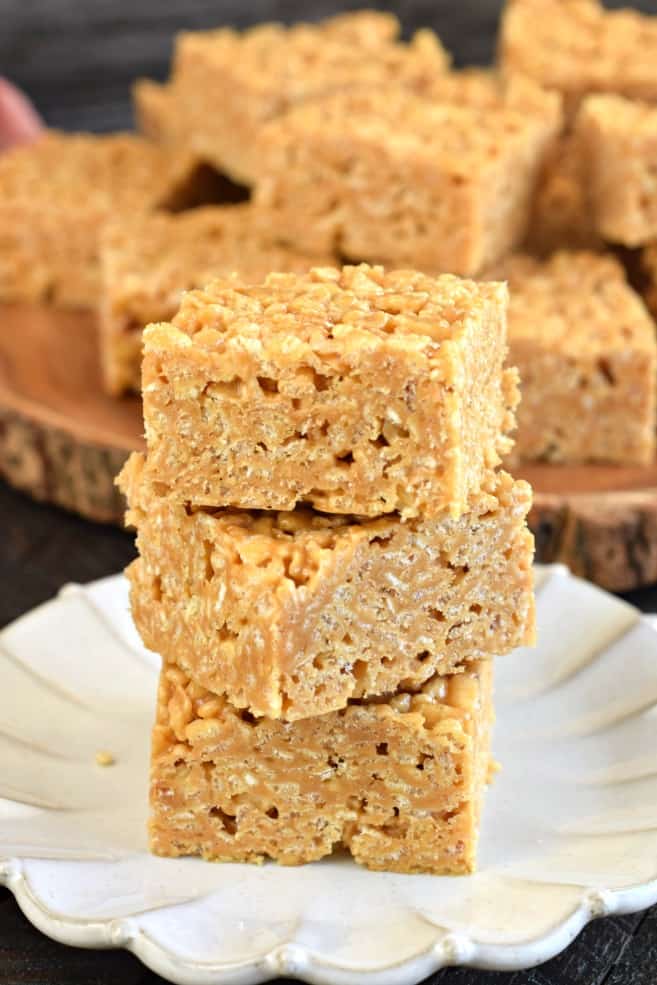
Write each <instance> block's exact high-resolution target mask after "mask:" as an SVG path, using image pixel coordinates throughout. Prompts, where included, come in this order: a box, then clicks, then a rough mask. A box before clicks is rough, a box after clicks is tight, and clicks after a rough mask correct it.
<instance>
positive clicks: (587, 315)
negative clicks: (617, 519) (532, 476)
mask: <svg viewBox="0 0 657 985" xmlns="http://www.w3.org/2000/svg"><path fill="white" fill-rule="evenodd" d="M496 273H497V274H498V275H499V276H506V277H508V280H509V287H510V293H511V301H510V304H509V348H510V358H511V360H512V361H513V363H514V365H516V366H517V367H518V369H519V371H520V378H521V393H522V399H521V402H520V406H519V408H518V430H517V432H516V435H515V439H516V444H515V448H514V452H513V454H514V458H520V459H524V460H542V461H550V462H563V463H567V464H578V463H584V462H611V463H616V464H626V465H631V464H637V465H642V464H644V465H648V464H650V463H651V462H652V460H653V457H654V453H655V410H656V395H655V386H656V383H655V379H656V371H657V347H656V343H655V326H654V323H653V321H652V319H651V318H650V316H649V314H648V312H647V311H646V309H645V307H644V305H643V304H642V302H641V299H640V298H639V297H638V295H637V294H635V292H634V291H633V290H632V288H631V287H629V285H628V284H627V282H626V280H625V275H624V272H623V269H622V267H621V265H620V263H619V262H618V261H617V260H616V259H615V258H613V257H611V256H609V255H606V256H604V255H599V254H594V253H586V252H580V253H577V252H574V253H570V252H567V251H564V252H561V253H558V254H555V255H554V256H553V257H552V258H551V259H550V260H548V261H545V262H544V263H540V262H539V261H536V260H532V259H530V258H529V257H515V258H512V259H510V260H509V261H507V263H506V264H503V265H502V268H501V269H500V270H498V271H496Z"/></svg>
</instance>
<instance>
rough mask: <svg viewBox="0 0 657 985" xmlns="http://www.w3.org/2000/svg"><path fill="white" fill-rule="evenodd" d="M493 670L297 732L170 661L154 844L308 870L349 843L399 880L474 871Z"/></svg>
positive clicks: (301, 725) (158, 729) (171, 852)
mask: <svg viewBox="0 0 657 985" xmlns="http://www.w3.org/2000/svg"><path fill="white" fill-rule="evenodd" d="M491 677H492V670H491V662H490V661H485V662H482V663H475V664H472V665H471V666H470V668H469V669H468V671H467V673H464V674H459V675H457V676H455V677H444V678H443V677H434V678H432V679H431V680H430V681H428V682H427V683H426V684H425V685H424V686H423V687H422V688H421V689H420V690H419V691H417V692H414V693H409V692H405V691H401V692H399V693H398V694H396V695H395V696H394V697H390V698H387V699H380V700H377V701H372V702H362V703H358V704H353V705H350V706H349V707H348V708H346V709H344V710H343V711H340V712H332V713H330V714H328V715H321V716H319V717H317V718H309V719H306V720H305V721H302V722H294V723H293V724H289V723H283V722H277V721H272V720H270V719H267V718H261V719H254V718H253V717H252V716H250V715H245V714H243V713H242V714H241V713H240V712H239V711H237V710H236V709H235V708H234V707H233V706H232V705H230V704H228V702H227V701H225V699H222V698H218V697H215V696H214V695H212V694H210V693H209V692H208V691H205V690H204V689H203V688H202V687H201V686H200V685H198V684H195V683H192V682H191V681H190V679H189V678H188V677H187V676H186V674H185V673H184V672H183V671H182V670H179V669H177V668H174V667H171V666H168V665H166V664H165V666H164V669H163V671H162V674H161V678H160V688H159V696H158V710H157V724H156V726H155V729H154V732H153V755H152V768H151V822H150V835H151V848H152V850H153V851H154V852H155V853H156V854H157V855H167V856H178V855H201V856H203V857H204V858H206V859H210V860H213V861H221V862H262V861H263V860H265V859H267V858H270V859H274V860H276V861H277V862H280V863H282V864H283V865H298V864H300V863H302V862H310V861H313V860H315V859H319V858H322V856H324V855H329V854H330V853H331V852H332V851H333V849H334V848H335V847H337V846H339V845H343V846H344V847H346V848H347V849H348V850H349V851H350V852H351V854H352V855H353V857H354V859H355V860H356V862H359V863H360V864H361V865H366V866H368V867H369V868H371V869H386V870H388V871H395V872H428V873H436V874H458V873H466V872H472V871H473V869H474V867H475V857H476V845H477V837H478V830H479V816H480V807H481V801H482V794H483V791H484V788H485V785H486V781H487V776H488V770H489V764H490V758H489V737H490V727H491V723H492V717H493V709H492V696H491V683H492V682H491Z"/></svg>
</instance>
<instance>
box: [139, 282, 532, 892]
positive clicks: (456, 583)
mask: <svg viewBox="0 0 657 985" xmlns="http://www.w3.org/2000/svg"><path fill="white" fill-rule="evenodd" d="M506 308H507V290H506V287H505V285H503V284H500V283H479V284H478V283H475V282H473V281H467V280H461V279H460V278H458V277H455V276H451V275H443V276H438V277H431V276H428V275H423V274H419V273H414V272H411V271H388V272H384V270H383V268H381V267H376V266H368V265H360V266H351V267H350V266H346V267H343V268H341V269H340V268H337V267H321V268H314V269H312V270H311V271H310V272H309V273H306V274H300V273H287V274H285V273H277V274H270V275H269V276H267V277H265V278H264V279H263V280H262V281H261V282H260V283H258V284H253V283H251V284H249V283H246V282H245V281H243V280H237V279H235V278H230V277H229V278H224V279H218V280H215V281H214V282H213V283H212V284H210V286H208V287H206V288H205V289H203V290H194V291H190V292H189V293H187V294H186V295H185V296H184V297H183V300H182V304H181V306H180V310H179V311H178V313H177V314H176V315H175V317H174V318H173V319H172V321H170V322H166V323H159V324H153V325H151V326H149V327H148V328H147V329H146V332H145V353H144V362H143V397H144V418H145V426H146V439H147V452H146V454H145V455H140V454H135V455H133V456H132V458H131V459H130V460H129V461H128V463H127V465H126V467H125V468H124V470H123V473H122V475H121V477H120V484H121V486H122V488H123V489H124V491H125V493H126V496H127V499H128V503H129V512H128V521H129V522H130V523H131V524H133V525H134V526H135V527H136V529H137V542H138V547H139V554H140V556H139V557H138V559H137V560H136V561H134V562H133V564H132V565H131V566H130V568H129V569H128V575H129V578H130V582H131V592H132V609H133V614H134V618H135V622H136V625H137V627H138V629H139V631H140V633H141V635H142V638H143V640H144V643H145V644H146V645H147V646H148V647H150V648H151V649H153V650H155V651H156V652H158V653H159V654H161V657H162V671H161V676H160V685H159V693H158V704H157V720H156V724H155V728H154V732H153V759H152V786H151V808H152V814H151V828H150V831H151V844H152V848H153V850H154V851H155V852H156V853H158V854H161V855H169V856H175V855H185V854H195V855H202V856H203V857H205V858H208V859H214V860H224V861H249V862H261V861H263V860H264V859H267V858H270V859H275V860H277V861H279V862H281V863H285V864H297V863H301V862H307V861H311V860H313V859H318V858H320V857H322V856H324V855H327V854H329V853H331V852H332V851H333V850H334V849H335V848H336V847H337V846H344V847H346V848H347V849H348V850H349V851H350V852H351V853H352V855H353V856H354V858H355V859H356V860H357V861H358V862H360V863H362V864H364V865H367V866H369V867H370V868H375V869H389V870H394V871H400V872H432V873H464V872H469V871H471V870H472V869H473V867H474V864H475V851H476V844H477V836H478V830H479V818H480V810H481V802H482V795H483V791H484V787H485V785H486V782H487V778H488V774H489V768H490V748H489V737H490V728H491V724H492V720H493V702H492V663H493V658H494V657H495V656H497V655H500V654H503V653H506V652H508V651H509V650H511V649H512V648H514V647H516V646H519V645H522V644H526V643H529V642H531V641H532V638H533V598H532V582H531V559H532V547H533V542H532V537H531V535H530V533H529V531H528V529H527V527H526V523H525V519H526V515H527V512H528V509H529V506H530V490H529V487H528V486H527V485H526V483H524V482H519V481H514V480H513V479H512V478H511V477H510V476H509V475H507V474H506V473H505V472H503V471H500V470H499V468H498V466H499V463H500V456H501V455H502V454H504V453H505V451H506V450H507V449H508V445H509V440H508V437H507V432H508V430H509V429H510V428H511V426H512V424H513V408H514V406H515V403H516V399H517V392H516V374H515V371H513V370H509V369H505V368H504V363H505V360H506V356H507V352H506Z"/></svg>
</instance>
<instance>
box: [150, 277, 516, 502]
mask: <svg viewBox="0 0 657 985" xmlns="http://www.w3.org/2000/svg"><path fill="white" fill-rule="evenodd" d="M506 303H507V292H506V288H505V287H504V285H502V284H476V283H474V282H472V281H463V280H460V279H459V278H457V277H451V276H448V275H446V276H443V277H439V278H432V277H427V276H424V275H422V274H419V273H414V272H412V271H391V272H387V273H384V271H383V268H381V267H368V266H367V265H364V264H363V265H361V266H359V267H344V268H343V269H342V270H337V269H335V268H330V267H326V268H321V269H319V268H318V269H314V270H312V271H311V272H310V273H309V274H308V275H295V274H272V275H270V276H269V277H267V279H266V280H265V281H264V283H263V284H261V285H257V286H244V285H239V284H236V283H235V281H234V280H233V281H231V280H224V281H221V280H217V281H216V282H215V283H214V284H212V285H210V287H208V288H206V290H205V291H192V292H189V293H188V294H186V295H185V296H184V298H183V303H182V307H181V309H180V312H179V313H178V315H176V317H175V318H174V320H173V323H172V324H161V325H151V326H150V327H149V328H147V329H146V332H145V335H144V338H145V355H144V363H143V396H144V421H145V427H146V439H147V445H148V459H147V466H146V467H147V471H148V473H149V475H150V477H151V478H152V479H153V481H154V482H157V483H158V484H159V486H160V487H161V489H162V490H166V489H168V490H169V491H170V492H171V493H172V494H173V495H174V496H175V497H176V498H178V499H179V500H182V501H189V502H192V503H194V504H195V505H197V506H201V505H209V506H213V507H215V506H238V507H240V508H250V509H282V510H289V509H293V508H294V506H295V505H296V504H297V503H301V502H307V503H310V504H311V505H313V506H314V507H315V508H316V509H320V510H323V511H325V512H328V513H354V514H362V515H367V516H376V515H379V514H382V513H389V512H393V511H395V510H398V511H400V512H401V513H402V514H403V515H404V516H405V517H410V516H416V515H418V514H424V515H425V516H427V517H431V516H436V515H438V514H440V513H441V512H442V511H443V509H445V508H449V509H450V510H451V511H452V512H453V513H454V514H455V515H458V514H459V513H460V512H461V511H462V510H464V509H466V508H467V502H468V498H469V496H470V495H471V494H472V493H473V492H474V491H476V490H477V489H478V488H479V486H480V485H481V483H482V481H483V479H484V477H485V476H486V474H487V471H488V470H489V469H490V468H491V467H494V466H495V465H496V464H498V463H499V457H500V453H504V452H506V451H507V450H508V448H509V443H508V439H507V438H505V437H504V435H505V433H506V432H507V431H508V430H509V429H510V428H511V427H513V415H512V409H513V407H514V406H515V402H516V396H517V395H516V386H515V381H516V377H515V374H514V373H513V371H507V372H505V373H504V372H503V371H502V366H503V363H504V361H505V358H506V331H505V311H506Z"/></svg>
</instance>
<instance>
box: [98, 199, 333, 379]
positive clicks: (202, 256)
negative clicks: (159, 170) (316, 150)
mask: <svg viewBox="0 0 657 985" xmlns="http://www.w3.org/2000/svg"><path fill="white" fill-rule="evenodd" d="M317 262H318V260H317V258H316V257H315V258H314V259H310V258H309V257H308V256H304V255H303V254H301V253H298V252H296V251H295V250H293V249H291V248H289V247H285V246H281V245H278V244H275V243H272V242H271V238H270V236H269V232H268V229H267V226H266V223H264V222H263V221H261V217H260V215H259V213H258V211H257V210H256V209H253V208H252V207H251V206H250V205H241V206H236V205H234V206H226V207H223V208H219V207H207V208H202V209H192V210H190V211H187V212H183V213H179V214H177V215H166V214H165V213H157V214H155V213H152V214H144V215H138V216H135V217H133V218H124V219H121V220H117V221H116V222H113V223H110V224H109V226H108V228H107V229H106V231H105V235H104V237H103V239H102V244H101V266H102V272H103V284H102V298H101V306H100V308H101V336H100V343H101V356H102V363H103V371H104V378H105V385H106V388H107V390H108V391H109V392H110V393H121V392H123V391H125V390H135V391H137V392H139V389H140V386H141V350H142V329H143V327H144V326H145V325H147V324H148V323H149V322H161V321H168V320H169V319H170V318H173V316H174V314H175V313H176V311H177V310H178V308H179V306H180V299H181V296H182V293H183V291H186V290H190V289H191V288H200V287H203V285H204V284H207V283H208V282H209V281H211V280H213V279H214V278H215V277H216V276H218V275H219V276H220V275H221V274H230V273H232V272H237V273H239V274H240V275H241V276H242V277H243V278H244V279H246V280H247V281H255V282H259V281H261V280H263V278H264V277H266V275H267V274H268V273H270V272H271V271H300V272H302V271H307V270H309V269H310V267H312V266H315V265H316V264H317ZM324 262H326V263H331V262H332V260H331V258H326V259H325V261H324Z"/></svg>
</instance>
